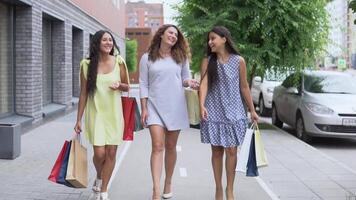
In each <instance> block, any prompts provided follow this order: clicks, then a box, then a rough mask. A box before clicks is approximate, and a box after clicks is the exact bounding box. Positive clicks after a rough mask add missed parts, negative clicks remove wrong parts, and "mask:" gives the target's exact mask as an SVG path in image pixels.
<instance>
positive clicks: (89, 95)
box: [74, 30, 129, 200]
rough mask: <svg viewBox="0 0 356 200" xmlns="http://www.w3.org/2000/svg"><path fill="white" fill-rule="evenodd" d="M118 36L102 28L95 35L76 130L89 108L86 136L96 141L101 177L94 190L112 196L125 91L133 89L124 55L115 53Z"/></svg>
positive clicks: (83, 73) (103, 199)
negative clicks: (109, 189)
mask: <svg viewBox="0 0 356 200" xmlns="http://www.w3.org/2000/svg"><path fill="white" fill-rule="evenodd" d="M115 48H116V49H118V48H117V45H116V43H115V40H114V37H113V36H112V34H111V33H110V32H108V31H103V30H100V31H98V32H96V33H95V34H94V36H93V38H92V42H91V44H90V48H89V52H90V53H89V58H87V59H83V60H82V61H81V63H80V98H79V105H78V114H77V122H76V125H75V127H74V130H75V132H76V133H78V134H79V133H80V132H81V131H82V125H81V119H82V116H83V113H84V109H85V120H84V124H85V131H84V132H85V136H86V138H87V139H88V140H89V142H90V143H91V144H92V145H93V149H94V157H93V162H94V166H95V169H96V172H97V177H96V180H95V182H94V185H93V188H92V189H93V192H94V193H95V195H96V197H97V198H99V197H100V200H108V193H107V186H108V183H109V180H110V177H111V174H112V171H113V169H114V167H115V159H116V151H117V146H118V145H119V144H121V142H122V134H123V130H124V119H123V114H122V104H121V92H122V91H128V90H129V84H128V77H127V71H126V70H127V69H126V65H125V62H124V60H123V59H122V58H121V57H120V56H114V52H115Z"/></svg>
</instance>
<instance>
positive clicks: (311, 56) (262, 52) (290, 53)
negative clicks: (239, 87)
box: [176, 0, 328, 81]
mask: <svg viewBox="0 0 356 200" xmlns="http://www.w3.org/2000/svg"><path fill="white" fill-rule="evenodd" d="M326 4H327V0H312V1H311V0H298V1H295V0H185V1H183V2H182V3H181V4H179V5H178V6H177V7H176V9H177V10H178V12H179V16H178V17H177V18H176V20H177V21H178V24H179V26H180V27H181V28H182V30H183V31H184V33H185V34H186V36H187V38H188V39H189V42H190V45H191V48H192V54H193V58H192V69H193V71H195V72H196V71H199V65H200V62H201V60H202V58H203V56H204V50H203V49H204V48H206V47H205V44H206V40H207V32H208V31H209V30H210V29H211V28H212V27H213V26H214V25H223V26H225V27H227V28H228V29H229V30H230V32H231V34H232V36H233V39H234V41H235V43H236V45H237V48H238V50H239V51H240V53H241V55H242V56H243V57H244V58H245V60H246V62H247V66H248V73H249V80H250V81H251V79H252V77H253V76H254V75H255V73H258V74H261V75H262V74H263V72H265V71H266V70H267V69H271V68H273V69H274V70H275V71H280V72H284V71H289V70H291V69H293V70H297V71H301V70H302V69H303V68H305V67H308V66H312V65H314V62H315V59H316V57H317V56H318V55H320V53H322V52H323V50H324V46H325V44H326V43H327V40H328V14H327V11H326V9H325V6H326Z"/></svg>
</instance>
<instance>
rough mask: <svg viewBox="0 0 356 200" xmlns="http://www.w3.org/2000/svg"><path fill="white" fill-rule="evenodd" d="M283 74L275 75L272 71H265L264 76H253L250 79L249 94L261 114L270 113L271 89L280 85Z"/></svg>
mask: <svg viewBox="0 0 356 200" xmlns="http://www.w3.org/2000/svg"><path fill="white" fill-rule="evenodd" d="M284 77H285V76H283V77H280V76H276V75H275V74H274V73H273V72H272V73H266V74H265V76H264V78H263V79H262V77H260V76H255V77H254V78H253V80H252V86H251V94H252V100H253V104H255V105H257V106H258V107H259V114H260V115H261V116H266V115H270V113H271V109H272V97H273V90H274V88H275V87H276V86H278V85H280V84H281V83H282V82H281V80H283V78H284Z"/></svg>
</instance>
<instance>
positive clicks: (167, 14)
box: [145, 0, 183, 25]
mask: <svg viewBox="0 0 356 200" xmlns="http://www.w3.org/2000/svg"><path fill="white" fill-rule="evenodd" d="M182 1H183V0H145V2H146V3H163V14H164V23H165V24H175V25H177V23H176V22H175V21H174V20H173V17H174V16H176V15H177V12H176V11H175V10H174V9H172V8H171V6H172V5H176V4H177V3H179V2H182Z"/></svg>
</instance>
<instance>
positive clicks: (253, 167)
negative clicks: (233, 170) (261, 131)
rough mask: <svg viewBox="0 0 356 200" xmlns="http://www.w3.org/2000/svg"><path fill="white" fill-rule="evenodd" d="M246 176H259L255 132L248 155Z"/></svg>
mask: <svg viewBox="0 0 356 200" xmlns="http://www.w3.org/2000/svg"><path fill="white" fill-rule="evenodd" d="M246 176H251V177H254V176H258V168H257V162H256V151H255V134H252V138H251V145H250V153H249V156H248V161H247V166H246Z"/></svg>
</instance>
